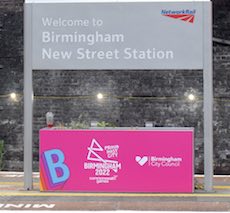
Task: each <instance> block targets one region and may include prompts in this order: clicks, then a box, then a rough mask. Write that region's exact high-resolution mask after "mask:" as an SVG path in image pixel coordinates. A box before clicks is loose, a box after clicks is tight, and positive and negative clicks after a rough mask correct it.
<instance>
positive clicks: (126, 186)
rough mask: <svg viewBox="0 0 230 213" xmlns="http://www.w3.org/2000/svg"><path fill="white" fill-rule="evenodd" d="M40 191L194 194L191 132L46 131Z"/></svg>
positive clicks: (42, 142)
mask: <svg viewBox="0 0 230 213" xmlns="http://www.w3.org/2000/svg"><path fill="white" fill-rule="evenodd" d="M40 188H41V191H76V192H186V193H189V192H193V130H192V129H191V130H188V129H184V130H175V131H173V130H52V129H51V130H49V129H43V130H41V131H40Z"/></svg>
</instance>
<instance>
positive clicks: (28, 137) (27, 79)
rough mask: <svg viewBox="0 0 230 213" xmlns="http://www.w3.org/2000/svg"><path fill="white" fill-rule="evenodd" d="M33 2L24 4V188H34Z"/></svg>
mask: <svg viewBox="0 0 230 213" xmlns="http://www.w3.org/2000/svg"><path fill="white" fill-rule="evenodd" d="M32 7H33V5H32V4H24V188H25V190H32V189H33V142H32V141H33V70H32V67H33V62H32V17H33V16H32Z"/></svg>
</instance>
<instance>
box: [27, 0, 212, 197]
mask: <svg viewBox="0 0 230 213" xmlns="http://www.w3.org/2000/svg"><path fill="white" fill-rule="evenodd" d="M44 1H45V0H26V2H25V4H24V188H25V189H26V190H31V189H32V188H33V179H32V172H33V169H32V165H33V157H32V155H33V149H32V141H33V137H32V136H33V127H32V126H33V125H32V124H33V78H32V67H33V66H32V65H33V64H32V30H31V29H32V24H33V23H32V22H33V20H32V4H31V3H44ZM148 1H151V2H155V1H154V0H148ZM191 1H192V0H184V1H181V2H191ZM197 1H201V2H206V4H205V3H204V4H203V21H204V23H203V26H205V27H204V29H203V32H204V33H203V35H204V37H203V54H204V67H203V84H204V86H203V90H204V94H203V97H204V105H203V107H204V176H205V181H204V184H205V190H206V191H208V192H210V191H212V190H213V67H212V66H213V65H212V63H213V62H212V3H211V2H210V3H209V4H207V1H208V0H197ZM197 1H194V0H193V1H192V2H197ZM45 2H47V3H57V2H59V3H60V2H63V3H69V2H78V3H79V2H82V3H83V1H77V0H67V1H63V0H48V1H45ZM84 2H98V3H100V2H137V1H136V0H135V1H131V0H130V1H129V0H128V1H127V0H126V1H116V0H112V1H108V0H107V1H103V0H99V1H96V0H87V1H84ZM139 2H141V1H139ZM156 2H166V1H156ZM167 2H177V3H178V2H180V1H167ZM208 2H209V1H208ZM191 69H192V68H191Z"/></svg>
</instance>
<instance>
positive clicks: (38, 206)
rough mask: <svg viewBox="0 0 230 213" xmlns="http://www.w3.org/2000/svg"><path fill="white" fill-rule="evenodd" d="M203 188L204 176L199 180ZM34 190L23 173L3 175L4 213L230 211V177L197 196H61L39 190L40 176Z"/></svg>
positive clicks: (0, 196) (0, 205)
mask: <svg viewBox="0 0 230 213" xmlns="http://www.w3.org/2000/svg"><path fill="white" fill-rule="evenodd" d="M196 180H198V182H199V183H201V184H200V185H201V186H202V182H203V177H200V176H199V177H196ZM33 181H34V184H33V187H34V189H33V190H31V191H25V190H24V188H23V173H18V172H16V173H15V172H0V210H153V211H154V210H155V211H165V210H167V211H229V212H230V176H218V177H214V191H213V192H211V193H210V192H209V193H207V192H205V191H204V190H202V189H201V190H196V191H195V193H193V194H156V193H60V192H59V193H57V192H52V193H50V192H40V191H39V184H38V182H39V174H38V173H35V174H34V178H33Z"/></svg>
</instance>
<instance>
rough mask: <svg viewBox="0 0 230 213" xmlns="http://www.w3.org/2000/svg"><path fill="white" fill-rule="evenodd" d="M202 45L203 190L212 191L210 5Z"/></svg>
mask: <svg viewBox="0 0 230 213" xmlns="http://www.w3.org/2000/svg"><path fill="white" fill-rule="evenodd" d="M203 17H204V18H203V29H204V30H203V43H204V48H203V52H204V71H203V84H204V189H205V190H206V191H208V192H211V191H212V190H213V65H212V3H211V2H204V3H203Z"/></svg>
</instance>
